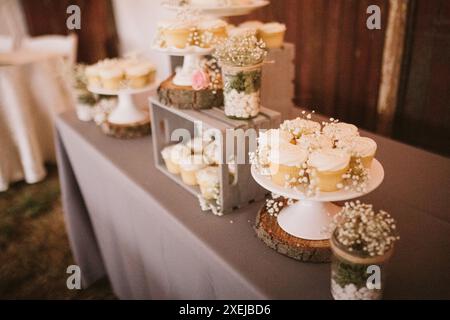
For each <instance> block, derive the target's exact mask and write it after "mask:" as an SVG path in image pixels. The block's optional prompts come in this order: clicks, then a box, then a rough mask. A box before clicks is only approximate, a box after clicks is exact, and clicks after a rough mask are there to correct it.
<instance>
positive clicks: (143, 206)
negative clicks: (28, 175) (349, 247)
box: [57, 112, 450, 299]
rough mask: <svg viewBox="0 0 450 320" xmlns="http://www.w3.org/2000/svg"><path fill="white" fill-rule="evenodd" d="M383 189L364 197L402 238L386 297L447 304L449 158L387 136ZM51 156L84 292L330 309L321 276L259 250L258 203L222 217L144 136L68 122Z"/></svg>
mask: <svg viewBox="0 0 450 320" xmlns="http://www.w3.org/2000/svg"><path fill="white" fill-rule="evenodd" d="M375 139H376V140H377V142H378V144H379V154H378V159H379V160H380V161H381V162H382V163H383V165H384V167H385V171H386V179H385V181H384V183H383V184H382V186H381V187H380V188H379V189H378V190H376V191H375V192H373V193H372V194H370V195H368V196H366V197H365V198H363V200H366V201H368V202H371V203H373V204H374V205H375V206H376V207H378V208H383V209H385V210H388V211H389V212H391V213H392V214H393V216H394V217H395V218H396V219H397V220H398V226H399V230H400V233H401V236H402V239H401V241H400V242H399V243H398V246H397V247H396V252H395V255H394V257H393V258H392V261H391V266H390V270H389V275H388V285H387V288H386V292H385V297H386V298H399V299H403V298H447V299H448V298H450V275H449V270H450V224H449V221H450V213H449V205H450V201H449V199H450V179H449V177H450V160H449V159H447V158H443V157H439V156H436V155H433V154H430V153H427V152H424V151H421V150H418V149H415V148H412V147H409V146H406V145H403V144H400V143H397V142H394V141H390V140H388V139H385V138H381V137H375ZM57 149H58V160H59V169H60V175H61V182H62V191H63V203H64V209H65V214H66V223H67V229H68V233H69V237H70V243H71V246H72V249H73V252H74V255H75V258H76V261H77V263H78V264H79V265H80V267H81V269H82V274H83V283H84V285H85V286H87V285H89V284H91V283H92V282H94V281H95V280H97V279H99V278H100V277H102V276H104V275H105V273H106V274H107V275H108V276H109V278H110V280H111V283H112V286H113V289H114V292H115V293H116V294H117V296H118V297H120V298H151V299H155V298H192V299H216V298H219V299H222V298H223V299H241V298H242V299H260V298H261V299H265V298H274V299H329V298H331V295H330V285H329V282H330V266H329V265H328V264H310V263H300V262H297V261H295V260H292V259H289V258H287V257H285V256H283V255H280V254H278V253H276V252H275V251H273V250H271V249H269V248H268V247H266V246H265V245H264V244H263V243H262V242H261V241H260V240H258V239H257V238H256V237H255V233H254V231H253V229H252V225H253V223H254V219H255V216H256V213H257V210H258V209H259V208H260V206H261V203H255V204H253V205H251V206H249V207H247V208H245V209H242V210H239V211H237V212H235V213H233V214H231V215H227V216H225V217H215V216H212V215H210V214H205V213H202V212H201V211H200V209H199V206H198V202H197V199H195V198H194V197H193V196H192V195H190V194H189V193H188V192H185V191H184V189H182V188H181V187H179V186H178V185H176V184H175V183H173V182H172V181H171V180H169V179H167V178H166V177H165V176H164V175H163V174H162V173H160V172H159V171H158V170H157V169H156V168H155V167H154V165H153V157H152V142H151V138H150V137H146V138H142V139H137V140H133V141H123V140H116V139H113V138H109V137H106V136H104V135H103V134H102V133H101V132H100V131H99V129H98V128H97V127H95V126H94V125H93V124H88V123H82V122H79V121H78V120H77V119H76V116H75V114H74V113H73V112H68V113H65V114H63V115H61V116H59V118H58V121H57Z"/></svg>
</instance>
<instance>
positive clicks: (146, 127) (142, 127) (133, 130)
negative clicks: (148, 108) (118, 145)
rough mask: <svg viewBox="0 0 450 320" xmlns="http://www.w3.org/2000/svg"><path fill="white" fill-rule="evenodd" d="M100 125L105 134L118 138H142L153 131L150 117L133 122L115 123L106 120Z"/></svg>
mask: <svg viewBox="0 0 450 320" xmlns="http://www.w3.org/2000/svg"><path fill="white" fill-rule="evenodd" d="M100 127H101V129H102V131H103V132H104V133H105V134H107V135H108V136H112V137H114V138H118V139H134V138H140V137H143V136H146V135H149V134H150V132H151V125H150V119H148V120H145V121H143V122H137V123H132V124H114V123H110V122H108V121H105V122H103V123H102V124H101V125H100Z"/></svg>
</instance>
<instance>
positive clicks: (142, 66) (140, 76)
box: [125, 61, 156, 89]
mask: <svg viewBox="0 0 450 320" xmlns="http://www.w3.org/2000/svg"><path fill="white" fill-rule="evenodd" d="M125 74H126V79H127V81H128V85H129V86H130V87H131V88H135V89H138V88H143V87H145V86H147V85H149V84H150V83H152V82H154V81H155V75H156V69H155V66H154V65H153V64H151V63H149V62H146V61H140V62H139V61H138V62H134V63H130V64H128V65H126V66H125Z"/></svg>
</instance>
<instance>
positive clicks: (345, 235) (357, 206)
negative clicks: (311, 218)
mask: <svg viewBox="0 0 450 320" xmlns="http://www.w3.org/2000/svg"><path fill="white" fill-rule="evenodd" d="M396 229H397V226H396V223H395V220H394V219H393V218H392V217H391V215H390V214H389V213H387V212H385V211H382V210H380V211H378V212H375V211H374V210H373V206H372V205H370V204H364V203H361V202H360V201H356V202H347V203H345V205H344V207H343V208H342V210H341V211H340V212H339V213H338V214H336V215H335V216H334V217H333V221H332V223H331V225H330V231H331V232H332V235H333V236H334V238H335V239H336V241H337V242H338V243H339V244H340V245H342V246H343V247H344V248H346V249H347V250H348V251H349V252H355V253H360V254H362V255H367V256H370V257H374V256H382V255H383V254H385V253H386V252H388V251H389V250H391V249H392V247H393V246H394V243H395V242H396V241H397V240H399V239H400V237H399V236H398V235H397V231H396Z"/></svg>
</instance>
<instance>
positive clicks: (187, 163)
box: [180, 154, 206, 186]
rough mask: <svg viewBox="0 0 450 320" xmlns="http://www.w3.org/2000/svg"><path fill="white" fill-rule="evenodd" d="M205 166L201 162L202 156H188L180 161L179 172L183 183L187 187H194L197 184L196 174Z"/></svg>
mask: <svg viewBox="0 0 450 320" xmlns="http://www.w3.org/2000/svg"><path fill="white" fill-rule="evenodd" d="M205 167H206V164H205V163H204V161H203V157H202V155H199V154H196V155H190V156H188V157H185V158H182V159H181V160H180V171H181V178H182V179H183V182H184V183H185V184H187V185H189V186H196V185H197V184H198V182H197V178H196V173H197V172H198V171H199V170H201V169H203V168H205Z"/></svg>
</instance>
